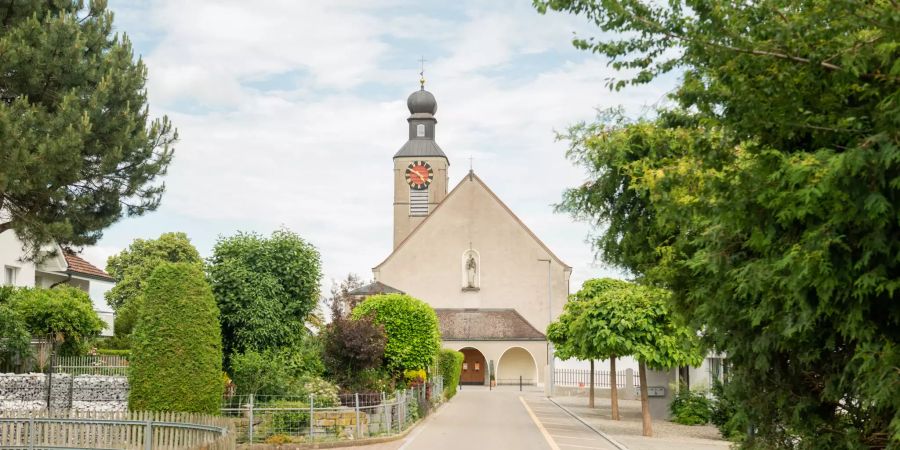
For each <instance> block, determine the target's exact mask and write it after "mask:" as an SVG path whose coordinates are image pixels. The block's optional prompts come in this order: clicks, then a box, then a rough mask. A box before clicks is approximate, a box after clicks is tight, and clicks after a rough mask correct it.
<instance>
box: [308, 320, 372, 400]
mask: <svg viewBox="0 0 900 450" xmlns="http://www.w3.org/2000/svg"><path fill="white" fill-rule="evenodd" d="M322 341H323V345H322V360H323V362H324V363H325V367H326V368H327V370H328V373H329V374H330V375H331V377H332V379H334V380H335V381H337V383H338V384H340V385H341V386H342V387H343V388H344V389H357V390H358V389H370V388H371V386H368V385H367V384H368V383H367V381H369V380H368V379H367V375H368V374H370V373H371V371H375V370H377V369H378V368H379V367H380V366H381V363H382V360H383V359H384V347H385V344H386V342H387V338H386V336H385V333H384V326H382V325H380V324H376V323H375V322H374V321H373V319H372V316H371V315H369V316H363V317H360V318H358V319H355V320H354V319H347V318H344V317H341V316H339V315H338V316H335V317H334V319H333V320H332V322H331V323H330V324H328V326H327V327H325V330H324V332H323V333H322Z"/></svg>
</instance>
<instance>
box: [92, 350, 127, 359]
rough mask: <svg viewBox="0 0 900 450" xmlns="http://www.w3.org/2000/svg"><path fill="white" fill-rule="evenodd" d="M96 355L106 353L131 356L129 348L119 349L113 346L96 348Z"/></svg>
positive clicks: (108, 354) (107, 354)
mask: <svg viewBox="0 0 900 450" xmlns="http://www.w3.org/2000/svg"><path fill="white" fill-rule="evenodd" d="M97 354H98V355H106V356H124V357H126V358H128V357H130V356H131V350H119V349H114V348H98V349H97Z"/></svg>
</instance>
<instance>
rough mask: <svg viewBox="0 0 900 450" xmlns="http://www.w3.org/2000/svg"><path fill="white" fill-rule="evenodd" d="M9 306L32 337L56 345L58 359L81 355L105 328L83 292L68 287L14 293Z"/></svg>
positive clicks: (34, 289) (26, 289)
mask: <svg viewBox="0 0 900 450" xmlns="http://www.w3.org/2000/svg"><path fill="white" fill-rule="evenodd" d="M9 305H10V307H11V308H12V309H13V310H15V311H16V312H17V313H19V315H20V316H21V317H22V320H24V321H25V324H26V326H27V328H28V331H29V332H31V334H32V335H34V336H47V337H50V338H51V339H52V340H53V341H54V344H58V347H57V352H58V353H59V354H60V355H79V354H81V353H83V352H84V351H85V350H86V346H87V343H88V342H90V341H91V340H93V339H94V338H95V337H97V336H99V335H100V332H101V331H103V327H104V326H105V323H104V322H103V321H102V320H101V319H100V317H99V316H97V313H96V312H95V311H94V306H93V304H92V303H91V298H90V297H88V294H87V292H84V291H82V290H81V289H78V288H74V287H71V286H59V287H57V288H54V289H43V288H21V289H16V290H15V291H14V292H13V293H12V295H11V297H10V299H9Z"/></svg>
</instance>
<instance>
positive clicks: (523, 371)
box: [497, 347, 539, 385]
mask: <svg viewBox="0 0 900 450" xmlns="http://www.w3.org/2000/svg"><path fill="white" fill-rule="evenodd" d="M520 377H521V381H522V383H523V384H528V385H533V384H537V383H538V379H539V377H538V369H537V363H536V362H535V359H534V356H532V354H531V352H529V351H528V350H526V349H524V348H522V347H509V348H508V349H506V351H504V352H503V354H502V356H500V361H499V362H498V364H497V384H519V380H520Z"/></svg>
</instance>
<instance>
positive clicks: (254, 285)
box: [208, 230, 321, 355]
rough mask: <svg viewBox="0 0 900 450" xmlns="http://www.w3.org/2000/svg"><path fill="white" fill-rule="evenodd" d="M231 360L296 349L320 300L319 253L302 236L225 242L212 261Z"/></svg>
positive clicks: (283, 233) (241, 236) (279, 234)
mask: <svg viewBox="0 0 900 450" xmlns="http://www.w3.org/2000/svg"><path fill="white" fill-rule="evenodd" d="M208 272H209V279H210V282H211V283H212V288H213V292H214V293H215V296H216V301H217V302H218V304H219V308H220V309H221V313H222V315H221V321H222V343H223V346H224V349H225V352H226V355H231V354H232V353H242V352H244V351H246V350H250V349H253V350H257V351H263V350H266V349H270V348H281V347H287V346H291V345H293V344H294V343H296V342H297V340H298V339H302V338H303V336H305V335H306V334H308V331H307V330H306V327H305V322H306V319H307V317H308V315H309V313H310V312H312V311H313V309H314V308H315V307H316V304H317V302H318V300H319V280H320V279H321V262H320V260H319V252H318V250H316V248H315V247H313V246H312V245H311V244H309V243H307V242H306V241H305V240H303V239H302V238H301V237H300V236H298V235H297V234H295V233H293V232H291V231H288V230H278V231H275V232H274V233H272V236H271V237H269V238H264V237H262V236H260V235H258V234H254V233H238V234H237V235H235V236H231V237H227V238H221V239H219V241H218V242H217V243H216V245H215V247H214V248H213V256H212V258H210V260H209V266H208Z"/></svg>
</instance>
